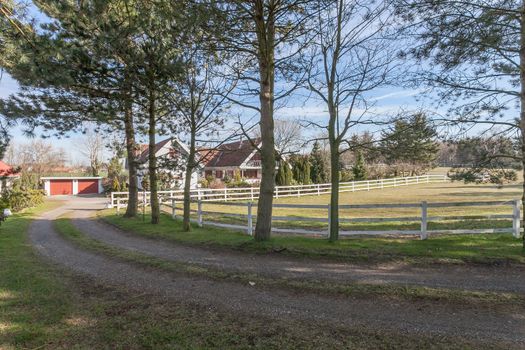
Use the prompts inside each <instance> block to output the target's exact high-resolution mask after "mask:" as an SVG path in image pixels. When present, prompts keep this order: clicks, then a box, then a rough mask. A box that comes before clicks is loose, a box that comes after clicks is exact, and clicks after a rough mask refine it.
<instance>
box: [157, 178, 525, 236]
mask: <svg viewBox="0 0 525 350" xmlns="http://www.w3.org/2000/svg"><path fill="white" fill-rule="evenodd" d="M520 197H521V185H518V184H511V185H506V186H503V187H499V186H495V185H476V184H468V185H467V184H463V183H459V182H443V183H430V184H421V185H411V186H406V187H405V186H403V187H396V188H386V189H382V190H371V191H369V192H368V191H358V192H344V193H341V198H340V204H341V205H348V204H351V205H355V204H357V205H360V204H396V203H398V204H406V203H421V202H422V201H427V202H428V203H451V202H475V201H509V204H506V205H500V206H470V207H442V208H429V209H428V216H429V217H432V216H473V218H472V220H450V221H448V220H447V221H438V222H433V221H430V222H429V227H428V228H429V230H435V229H472V228H510V227H512V223H511V220H509V219H480V218H475V216H481V215H493V214H505V215H510V214H512V207H511V203H510V201H512V200H516V199H519V198H520ZM329 200H330V196H329V195H321V196H315V195H314V196H304V197H286V198H278V199H276V200H275V203H276V204H323V205H326V204H328V202H329ZM164 209H165V211H167V212H169V211H170V210H171V209H170V208H168V207H164ZM192 209H194V210H196V209H197V207H196V204H194V205H193V206H192ZM177 211H178V213H179V214H180V213H181V212H182V203H178V204H177ZM203 211H206V212H211V214H208V213H207V214H205V215H204V220H205V221H206V220H208V221H219V222H223V223H232V224H242V225H245V224H246V218H244V217H237V216H235V215H236V214H241V215H246V214H247V209H246V207H245V206H242V207H239V206H226V205H220V204H214V203H206V202H203ZM256 212H257V207H256V205H254V207H253V214H254V216H255V215H256ZM232 214H233V215H234V216H232ZM420 215H421V210H420V208H388V209H384V208H372V209H369V208H368V209H341V210H340V217H341V218H343V219H351V218H395V217H420ZM274 216H284V217H290V218H296V219H297V218H301V217H306V218H310V220H308V221H306V220H305V221H301V220H299V221H275V223H274V225H275V226H276V227H285V228H304V229H316V230H326V227H327V223H326V222H322V221H311V218H320V219H326V218H327V216H328V212H327V210H325V209H311V208H301V209H298V208H293V209H289V208H276V209H275V210H274ZM194 218H195V214H194ZM254 219H255V218H254ZM419 227H420V223H419V221H414V222H386V223H385V222H382V223H348V222H347V223H345V222H342V223H341V229H342V230H385V231H386V230H393V229H396V230H417V229H419Z"/></svg>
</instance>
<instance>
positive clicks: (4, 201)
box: [0, 188, 45, 212]
mask: <svg viewBox="0 0 525 350" xmlns="http://www.w3.org/2000/svg"><path fill="white" fill-rule="evenodd" d="M44 198H45V192H44V191H43V190H34V189H22V188H13V189H9V190H6V191H4V192H3V193H2V197H1V198H0V209H4V208H9V209H11V210H13V211H15V212H16V211H20V210H22V209H25V208H31V207H35V206H37V205H39V204H42V203H43V202H44Z"/></svg>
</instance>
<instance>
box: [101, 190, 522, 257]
mask: <svg viewBox="0 0 525 350" xmlns="http://www.w3.org/2000/svg"><path fill="white" fill-rule="evenodd" d="M520 190H521V188H520V186H519V185H507V186H503V187H501V188H500V187H498V186H494V185H474V184H472V185H465V184H463V183H458V182H454V183H450V182H449V183H434V184H421V185H418V186H408V187H397V188H390V189H384V190H375V191H370V192H354V193H348V192H347V193H342V194H341V203H342V204H377V203H417V202H420V201H422V200H427V201H428V202H429V203H435V202H462V201H511V200H515V199H518V198H519V197H520V195H521V192H520ZM328 201H329V196H328V195H322V196H308V197H306V196H305V197H300V198H279V199H278V200H276V203H301V204H320V203H321V204H326V203H327V202H328ZM164 209H165V210H166V211H169V210H170V209H169V208H167V207H165V208H164ZM255 209H256V208H255V207H254V211H255ZM203 210H205V211H217V212H222V213H227V214H231V213H242V212H243V210H244V208H242V207H235V206H224V205H218V204H206V203H204V205H203ZM275 212H277V213H275ZM275 212H274V215H279V216H285V215H289V216H306V217H322V216H325V215H326V211H320V210H317V211H316V210H310V209H293V210H291V209H282V208H279V209H276V210H275ZM178 213H179V215H180V214H181V213H182V211H181V210H180V208H179V209H178ZM511 213H512V208H511V206H510V205H505V206H484V207H451V208H430V209H429V216H445V215H452V216H475V215H489V214H511ZM100 215H101V216H102V217H103V219H104V220H106V221H108V222H110V223H112V224H115V225H117V226H120V227H122V228H123V229H125V230H129V231H133V232H136V233H138V234H142V235H145V236H149V237H161V238H165V239H170V240H175V241H178V242H185V243H189V244H205V245H218V246H226V247H229V248H234V249H241V250H248V251H258V252H267V251H274V250H278V251H284V252H285V253H288V254H294V255H307V256H317V257H332V258H337V259H345V260H356V261H384V260H398V259H401V260H406V259H408V260H412V261H422V262H429V261H430V262H438V261H439V262H483V263H494V262H501V261H512V262H518V263H525V256H524V255H523V250H522V241H521V240H520V239H516V238H513V237H512V235H511V234H507V233H504V234H476V235H436V236H431V237H430V238H429V239H428V240H425V241H421V240H419V239H418V238H417V237H415V238H406V237H405V238H402V237H392V236H390V237H389V236H386V237H353V238H350V239H340V240H339V241H338V242H336V243H329V242H327V241H326V239H324V238H322V237H300V236H284V235H277V234H274V235H273V238H272V240H271V241H269V242H264V243H257V242H254V241H253V239H252V238H251V237H249V236H247V235H246V234H245V233H244V232H233V231H232V230H227V229H219V228H213V227H210V226H205V227H203V228H198V227H194V230H193V232H191V233H183V232H181V225H180V221H178V220H177V221H173V220H172V219H171V217H170V216H169V215H168V214H166V215H163V217H162V220H161V224H160V225H156V226H153V225H150V224H149V223H148V217H147V215H146V219H145V221H143V220H142V217H139V218H137V219H132V220H124V219H122V218H121V217H120V216H117V215H115V210H112V209H108V210H105V211H103V212H101V213H100ZM418 215H420V212H419V209H418V208H401V209H397V208H395V209H355V210H342V211H341V216H342V217H345V218H354V217H396V216H398V217H399V216H418ZM194 217H195V216H194ZM179 218H180V216H179ZM204 220H205V221H206V220H210V221H215V220H216V221H220V222H227V223H238V224H241V225H245V224H246V219H245V218H235V217H233V218H232V217H228V216H224V215H223V214H213V215H209V214H206V215H205V216H204ZM275 225H276V226H285V227H294V228H297V227H301V228H307V229H319V230H326V225H327V224H326V223H323V222H311V221H293V222H292V223H290V222H288V223H283V222H276V223H275ZM341 227H342V228H343V229H349V230H384V231H385V232H388V230H417V229H419V228H420V223H419V222H387V223H344V224H342V225H341ZM508 227H511V221H510V220H508V219H483V220H476V219H472V220H454V221H437V222H429V230H433V229H478V228H508Z"/></svg>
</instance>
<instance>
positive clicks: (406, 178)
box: [405, 177, 408, 186]
mask: <svg viewBox="0 0 525 350" xmlns="http://www.w3.org/2000/svg"><path fill="white" fill-rule="evenodd" d="M405 186H408V177H405Z"/></svg>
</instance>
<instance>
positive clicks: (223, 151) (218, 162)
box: [205, 139, 260, 167]
mask: <svg viewBox="0 0 525 350" xmlns="http://www.w3.org/2000/svg"><path fill="white" fill-rule="evenodd" d="M259 142H260V140H259V139H257V140H254V143H255V144H258V143H259ZM254 150H255V148H254V147H253V145H252V143H251V142H250V140H241V141H237V142H232V143H226V144H224V145H221V146H219V147H217V151H216V152H215V154H214V155H213V157H211V159H210V160H209V161H208V162H207V163H206V165H205V166H206V167H230V166H240V165H241V164H242V163H243V162H244V161H245V160H246V159H247V158H248V157H249V156H250V154H252V153H253V151H254Z"/></svg>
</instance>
